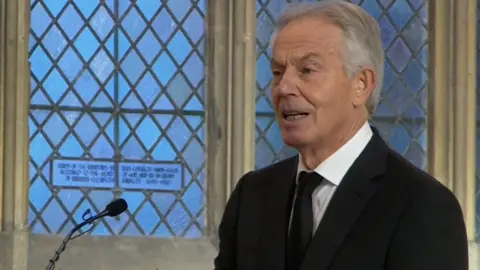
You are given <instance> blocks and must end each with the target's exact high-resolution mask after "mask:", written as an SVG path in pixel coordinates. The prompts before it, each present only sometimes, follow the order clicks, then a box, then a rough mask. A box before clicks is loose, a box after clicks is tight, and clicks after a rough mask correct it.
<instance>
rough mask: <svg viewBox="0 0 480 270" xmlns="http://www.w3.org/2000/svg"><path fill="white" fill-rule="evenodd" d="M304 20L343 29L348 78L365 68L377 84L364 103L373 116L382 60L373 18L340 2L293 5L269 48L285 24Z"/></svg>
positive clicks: (278, 23) (280, 20) (279, 23)
mask: <svg viewBox="0 0 480 270" xmlns="http://www.w3.org/2000/svg"><path fill="white" fill-rule="evenodd" d="M305 18H321V19H324V20H326V21H327V22H329V23H332V24H334V25H336V26H338V27H340V28H341V29H342V31H343V36H344V45H345V47H344V50H343V52H342V57H343V61H344V67H345V72H346V74H347V76H349V77H350V78H352V77H353V76H354V75H355V74H356V73H357V72H358V71H359V70H360V69H361V68H362V67H365V66H368V67H370V68H372V69H373V71H374V73H375V83H376V85H375V89H373V91H372V93H371V95H370V96H369V97H368V100H367V104H366V107H367V110H368V113H369V114H370V115H372V114H373V113H374V112H375V110H376V108H377V106H378V103H379V99H380V92H381V90H382V84H383V73H384V61H385V59H384V58H385V56H384V50H383V45H382V40H381V37H380V29H379V26H378V24H377V22H376V21H375V19H374V18H373V17H371V16H370V15H369V14H368V13H367V12H365V11H364V10H363V9H362V8H361V7H359V6H357V5H355V4H352V3H349V2H346V1H343V0H337V1H325V0H324V1H322V2H315V3H302V4H296V5H292V6H289V8H287V9H286V10H285V11H284V12H283V13H282V14H281V15H280V16H279V17H278V18H277V20H276V22H275V32H274V34H273V35H272V40H271V43H270V45H273V42H274V41H275V37H276V35H277V34H278V32H279V31H280V30H282V29H283V28H284V27H285V26H286V25H287V24H289V23H290V22H292V21H297V20H301V19H305Z"/></svg>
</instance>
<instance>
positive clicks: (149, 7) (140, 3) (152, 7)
mask: <svg viewBox="0 0 480 270" xmlns="http://www.w3.org/2000/svg"><path fill="white" fill-rule="evenodd" d="M136 4H137V7H138V8H139V9H140V11H141V12H142V14H143V16H145V17H146V19H147V20H150V19H151V18H152V17H153V15H154V14H155V13H156V12H157V10H158V9H159V7H160V1H151V0H137V3H136Z"/></svg>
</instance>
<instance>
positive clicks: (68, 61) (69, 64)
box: [58, 48, 83, 82]
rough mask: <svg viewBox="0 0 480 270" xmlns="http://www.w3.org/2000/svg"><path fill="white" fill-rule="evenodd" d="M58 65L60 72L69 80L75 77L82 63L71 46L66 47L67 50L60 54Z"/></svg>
mask: <svg viewBox="0 0 480 270" xmlns="http://www.w3.org/2000/svg"><path fill="white" fill-rule="evenodd" d="M58 66H59V67H60V69H61V70H62V73H63V74H65V76H66V77H67V78H68V79H69V80H70V82H71V81H73V80H74V79H75V77H77V75H78V73H79V72H80V71H81V69H82V67H83V64H82V62H81V60H80V58H78V56H77V54H76V53H75V52H74V51H73V49H72V48H68V49H67V52H66V53H65V54H64V55H63V56H62V58H61V59H60V61H59V62H58Z"/></svg>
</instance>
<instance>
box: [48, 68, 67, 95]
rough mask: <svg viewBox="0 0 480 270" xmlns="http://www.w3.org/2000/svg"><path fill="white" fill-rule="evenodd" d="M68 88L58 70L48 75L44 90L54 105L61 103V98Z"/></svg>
mask: <svg viewBox="0 0 480 270" xmlns="http://www.w3.org/2000/svg"><path fill="white" fill-rule="evenodd" d="M67 87H68V84H67V83H66V82H65V80H64V79H63V78H62V76H61V75H60V74H59V73H58V71H57V70H56V69H54V70H53V71H52V72H51V73H50V74H49V75H48V77H47V78H46V79H45V81H44V83H43V88H44V89H45V91H46V92H47V93H48V96H49V97H50V98H51V99H52V101H53V102H54V103H56V102H58V101H59V99H60V97H61V96H62V95H63V94H64V93H65V90H67Z"/></svg>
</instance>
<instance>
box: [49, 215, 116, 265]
mask: <svg viewBox="0 0 480 270" xmlns="http://www.w3.org/2000/svg"><path fill="white" fill-rule="evenodd" d="M89 214H90V209H87V210H86V211H85V213H83V216H82V218H83V222H82V223H80V224H78V225H77V226H75V227H73V229H72V230H70V232H69V233H68V234H67V235H66V236H65V237H64V238H63V241H62V244H61V245H60V246H59V247H58V249H57V251H55V254H54V255H53V257H52V258H51V259H50V262H49V264H48V265H47V267H46V268H45V270H53V269H55V263H56V262H57V261H58V259H60V254H61V253H62V252H63V251H65V248H66V247H67V243H68V241H70V240H72V239H75V238H77V237H79V236H81V235H84V234H85V233H88V232H89V231H91V230H92V229H93V227H94V226H95V224H93V222H94V221H95V220H97V219H99V218H102V217H104V216H106V215H107V214H108V212H107V211H103V212H101V213H100V214H98V215H96V216H93V217H90V218H86V216H87V215H89ZM87 224H93V226H92V227H91V228H90V229H89V230H87V231H85V232H83V233H81V234H79V235H77V236H76V237H73V238H72V236H73V234H74V233H75V232H76V231H78V230H80V229H81V228H82V227H83V226H85V225H87Z"/></svg>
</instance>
